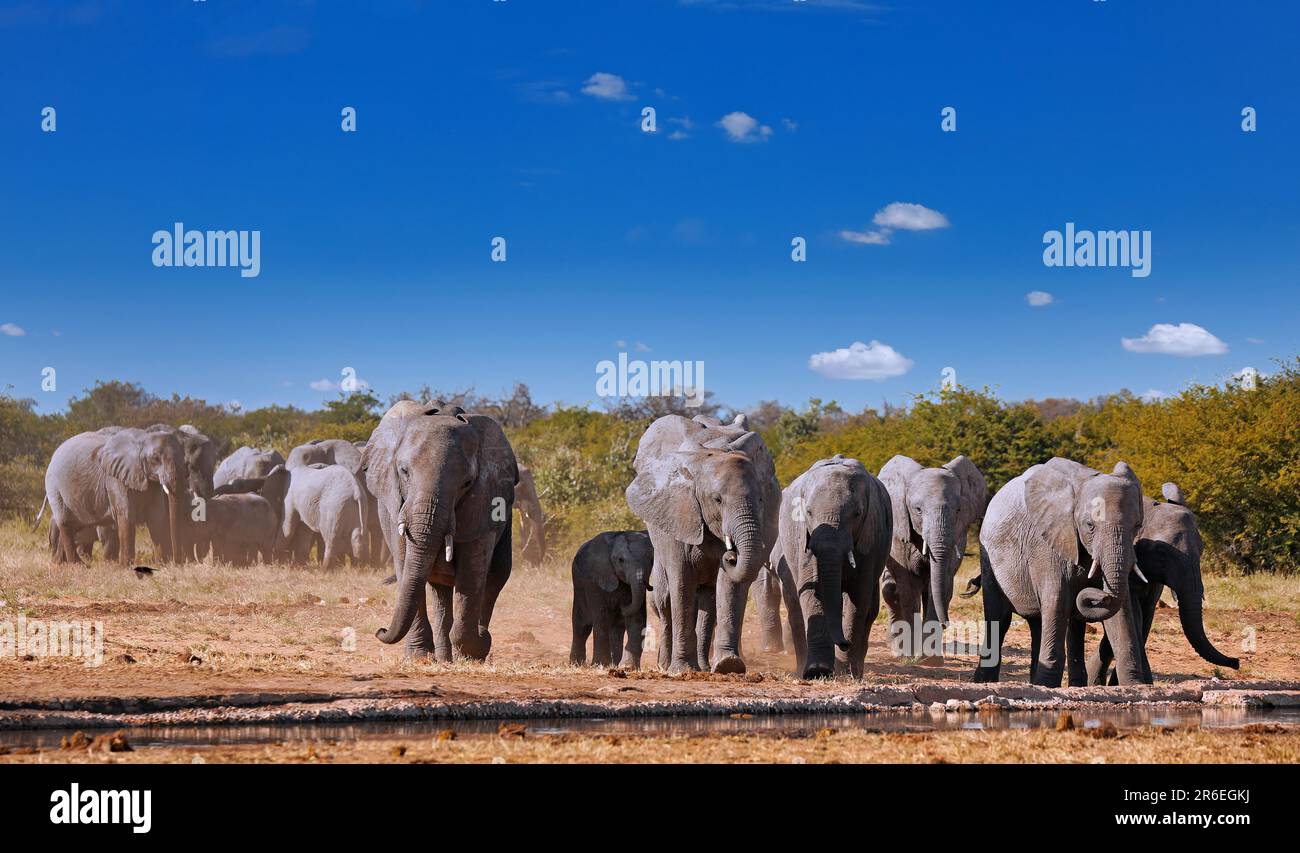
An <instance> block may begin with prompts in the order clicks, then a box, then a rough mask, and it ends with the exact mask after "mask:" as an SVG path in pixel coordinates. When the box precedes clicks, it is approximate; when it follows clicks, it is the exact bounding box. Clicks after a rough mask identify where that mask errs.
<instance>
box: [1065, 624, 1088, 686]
mask: <svg viewBox="0 0 1300 853" xmlns="http://www.w3.org/2000/svg"><path fill="white" fill-rule="evenodd" d="M1083 635H1084V625H1083V620H1081V619H1078V618H1075V617H1073V616H1071V617H1070V618H1069V622H1068V623H1067V625H1066V629H1065V669H1066V672H1067V674H1068V675H1069V679H1070V681H1069V684H1070V686H1071V687H1085V686H1087V684H1088V668H1087V665H1086V664H1085V663H1084V660H1083Z"/></svg>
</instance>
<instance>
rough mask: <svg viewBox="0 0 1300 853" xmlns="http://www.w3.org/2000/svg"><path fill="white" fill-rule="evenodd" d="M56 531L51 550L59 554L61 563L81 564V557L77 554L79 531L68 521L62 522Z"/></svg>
mask: <svg viewBox="0 0 1300 853" xmlns="http://www.w3.org/2000/svg"><path fill="white" fill-rule="evenodd" d="M51 529H53V530H56V534H55V539H54V544H53V546H52V548H51V550H57V551H58V552H59V555H58V558H59V562H60V563H80V562H82V560H81V555H80V554H78V553H77V531H76V528H75V527H73V526H72V524H71V523H69V522H68V521H67V520H61V521H60V522H59V524H58V527H57V528H51Z"/></svg>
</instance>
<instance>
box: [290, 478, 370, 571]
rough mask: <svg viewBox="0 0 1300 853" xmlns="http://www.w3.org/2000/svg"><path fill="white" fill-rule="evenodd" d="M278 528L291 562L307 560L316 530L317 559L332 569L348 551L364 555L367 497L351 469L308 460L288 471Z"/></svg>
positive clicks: (354, 555)
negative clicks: (310, 463)
mask: <svg viewBox="0 0 1300 853" xmlns="http://www.w3.org/2000/svg"><path fill="white" fill-rule="evenodd" d="M289 473H290V475H291V476H290V478H289V489H288V492H287V493H286V494H285V498H284V523H283V525H282V527H281V532H282V534H283V535H284V541H285V546H286V547H288V548H289V549H290V550H291V552H292V554H293V559H294V562H297V563H305V562H307V555H308V552H310V551H311V545H312V541H313V540H314V539H315V537H316V535H318V534H319V536H320V537H321V541H322V542H323V547H322V549H321V555H320V557H321V563H322V564H323V565H324V566H325V568H327V569H332V568H334V567H336V566H338V565H339V564H340V563H342V562H343V558H344V556H345V555H351V557H352V560H353V561H354V562H360V561H361V559H362V558H363V557H364V556H365V541H366V526H365V518H366V511H365V497H364V496H363V495H362V493H361V487H360V485H359V484H358V483H357V478H356V477H355V476H353V474H352V472H351V471H349V470H348V469H347V468H345V467H343V466H342V465H322V464H315V465H308V466H305V467H302V468H294V469H292V470H291V471H290V472H289Z"/></svg>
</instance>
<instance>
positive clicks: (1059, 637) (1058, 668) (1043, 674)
mask: <svg viewBox="0 0 1300 853" xmlns="http://www.w3.org/2000/svg"><path fill="white" fill-rule="evenodd" d="M1047 600H1048V601H1051V600H1053V598H1052V597H1051V596H1049V597H1048V598H1047ZM1066 602H1067V603H1068V602H1069V598H1068V596H1067V597H1066ZM1069 620H1070V614H1069V612H1068V611H1067V612H1065V613H1061V612H1060V610H1059V609H1058V610H1057V611H1056V612H1044V613H1042V614H1041V615H1040V616H1039V617H1038V636H1039V642H1038V648H1037V650H1036V652H1035V654H1034V662H1035V666H1034V670H1033V672H1032V673H1031V675H1030V682H1031V683H1033V684H1037V685H1039V686H1042V687H1060V686H1061V677H1062V676H1063V675H1064V674H1065V634H1066V632H1067V630H1068V628H1067V626H1068V625H1069Z"/></svg>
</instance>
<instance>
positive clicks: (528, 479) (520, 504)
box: [515, 465, 546, 566]
mask: <svg viewBox="0 0 1300 853" xmlns="http://www.w3.org/2000/svg"><path fill="white" fill-rule="evenodd" d="M515 509H517V510H519V532H520V535H521V537H522V539H523V541H522V542H520V544H519V553H520V554H522V555H523V557H524V560H525V561H526V562H527V563H528V564H529V565H530V566H540V565H541V564H542V560H543V559H545V557H546V513H544V512H542V502H541V500H540V499H539V498H538V496H537V484H536V483H535V482H533V472H532V471H531V470H530V469H529V468H528V466H526V465H520V466H519V484H518V485H517V486H515Z"/></svg>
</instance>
